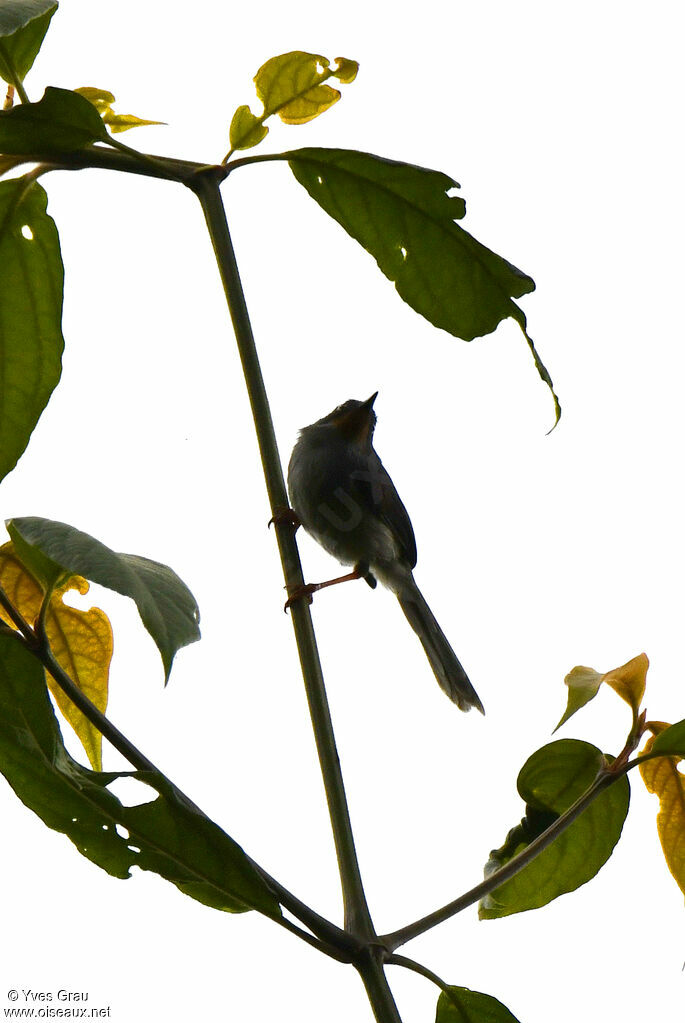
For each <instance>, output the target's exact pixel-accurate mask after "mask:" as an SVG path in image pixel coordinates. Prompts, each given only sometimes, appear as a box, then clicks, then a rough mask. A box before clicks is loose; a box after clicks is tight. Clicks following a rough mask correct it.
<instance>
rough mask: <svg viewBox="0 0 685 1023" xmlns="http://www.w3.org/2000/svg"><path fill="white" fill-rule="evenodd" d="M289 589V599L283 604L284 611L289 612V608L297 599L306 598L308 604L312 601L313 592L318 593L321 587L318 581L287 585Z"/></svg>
mask: <svg viewBox="0 0 685 1023" xmlns="http://www.w3.org/2000/svg"><path fill="white" fill-rule="evenodd" d="M286 589H287V591H288V599H287V600H286V602H285V604H284V605H283V611H284V612H285V613H286V614H287V613H288V608H289V607H290V606H291V605H292V604H294V603H295V601H296V600H303V599H304V600H306V601H307V603H308V604H311V602H312V593H316V591H317V590H318V589H319V587H318V585H317V584H316V583H302V584H301V585H299V586H286Z"/></svg>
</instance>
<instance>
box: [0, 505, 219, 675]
mask: <svg viewBox="0 0 685 1023" xmlns="http://www.w3.org/2000/svg"><path fill="white" fill-rule="evenodd" d="M7 528H8V530H9V532H10V535H11V536H12V539H13V540H14V542H15V544H16V543H17V538H19V539H20V540H22V541H23V542H24V543H25V544H27V545H29V546H32V547H36V548H37V549H38V550H39V551H40V552H41V553H42V554H43V555H45V556H46V557H48V558H49V559H50V560H51V561H52V562H53V563H55V564H57V565H58V566H60V567H61V569H62V570H63V571H65V572H68V573H69V574H73V575H82V576H85V578H86V579H90V580H91V582H94V583H99V584H100V585H101V586H106V587H107V588H108V589H110V590H115V591H116V592H117V593H121V594H123V595H124V596H125V597H130V598H131V599H132V600H134V601H135V602H136V606H137V608H138V612H139V614H140V617H141V619H142V622H143V625H144V626H145V628H146V629H147V631H148V632H149V633H150V635H151V636H152V638H153V639H154V641H155V643H156V644H157V648H158V649H159V652H160V654H161V656H162V662H163V664H164V672H165V679H166V680H168V678H169V673H170V672H171V665H172V662H173V659H174V656H175V654H176V653H177V651H178V650H180V649H181V647H184V646H186V645H187V644H188V643H194V642H195V641H196V640H198V639H199V638H200V629H199V621H200V613H199V611H198V607H197V604H196V602H195V598H194V597H193V595H192V593H191V592H190V590H189V589H188V587H187V586H186V585H185V583H183V582H182V581H181V579H179V577H178V576H177V575H176V573H175V572H173V571H172V570H171V569H170V568H168V567H167V566H166V565H160V564H159V562H157V561H150V560H149V559H148V558H141V557H138V556H136V555H134V554H117V553H116V552H115V551H113V550H110V548H109V547H105V545H104V544H103V543H100V541H99V540H95V539H94V538H93V537H92V536H88V534H87V533H81V532H80V531H79V530H78V529H74V527H73V526H68V525H66V523H64V522H53V521H51V520H50V519H41V518H37V517H28V518H21V519H10V520H9V521H8V523H7ZM24 550H25V548H24ZM22 556H23V555H22ZM29 567H32V566H29Z"/></svg>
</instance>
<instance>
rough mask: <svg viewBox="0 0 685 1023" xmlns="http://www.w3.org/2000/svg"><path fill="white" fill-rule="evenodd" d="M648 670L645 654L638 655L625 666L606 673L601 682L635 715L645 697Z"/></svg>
mask: <svg viewBox="0 0 685 1023" xmlns="http://www.w3.org/2000/svg"><path fill="white" fill-rule="evenodd" d="M648 668H649V658H648V657H647V654H638V655H637V657H633V659H632V660H631V661H628V662H627V664H622V665H621V667H620V668H614V669H613V671H608V672H607V673H606V675H604V677H603V679H602V681H603V682H606V684H607V685H608V686H611V688H612V689H613V690H614V692H615V693H618V695H619V696H620V697H621V699H623V700H625V701H626V703H627V704H628V705H629V706H630V707H632V709H633V711H634V712H635V713H636V714H637V713H638V711H639V710H640V705H641V703H642V699H643V697H644V695H645V685H646V682H647V669H648Z"/></svg>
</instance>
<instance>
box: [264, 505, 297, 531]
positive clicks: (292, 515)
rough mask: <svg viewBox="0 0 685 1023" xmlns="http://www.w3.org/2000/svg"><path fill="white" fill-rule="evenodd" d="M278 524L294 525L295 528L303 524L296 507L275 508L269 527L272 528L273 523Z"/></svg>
mask: <svg viewBox="0 0 685 1023" xmlns="http://www.w3.org/2000/svg"><path fill="white" fill-rule="evenodd" d="M272 523H273V524H274V525H276V526H292V527H293V530H295V529H299V527H300V526H301V525H302V523H301V521H300V517H299V515H298V514H297V512H296V511H295V509H294V508H284V507H280V508H274V513H273V515H272V516H271V518H270V519H269V522H268V525H267V529H270V528H271V524H272Z"/></svg>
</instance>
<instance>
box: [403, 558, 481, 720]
mask: <svg viewBox="0 0 685 1023" xmlns="http://www.w3.org/2000/svg"><path fill="white" fill-rule="evenodd" d="M397 599H398V600H399V602H400V607H401V608H402V610H403V611H404V613H405V615H406V617H407V621H408V622H409V624H410V625H411V627H412V629H413V630H414V632H415V633H416V635H417V636H418V637H419V639H420V640H421V645H422V646H423V649H424V650H425V651H426V656H427V657H428V661H429V663H430V666H431V668H432V669H433V673H434V675H435V677H436V679H437V680H438V683H439V685H440V688H441V689H442V690H444V692H445V693H447V695H448V696H449V698H450V700H452V702H453V703H456V705H457V707H459V709H460V710H470V709H471V707H477V708H478V710H479V711H480V712H481V714H484V713H485V711H484V709H483V704H482V703H481V702H480V700H479V699H478V694H477V692H476V690H475V689H474V688H473V686H472V685H471V683H470V682H469V678H468V675H467V674H466V672H465V671H464V669H463V668H462V666H461V664H460V663H459V659H458V658H457V655H456V654H455V652H454V650H453V649H452V647H451V646H450V645H449V643H448V641H447V637H446V636H445V633H444V632H443V631H442V629H441V628H440V626H439V625H438V623H437V621H436V620H435V616H434V614H433V612H432V611H431V609H430V608H429V606H428V604H427V603H426V601H425V600H424V598H423V595H422V593H421V591H420V590H419V588H418V586H417V585H416V583H415V582H414V579H413V577H410V579H409V580H407V581H406V583H405V585H404V586H402V588H401V589H400V591H399V592H398V593H397Z"/></svg>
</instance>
